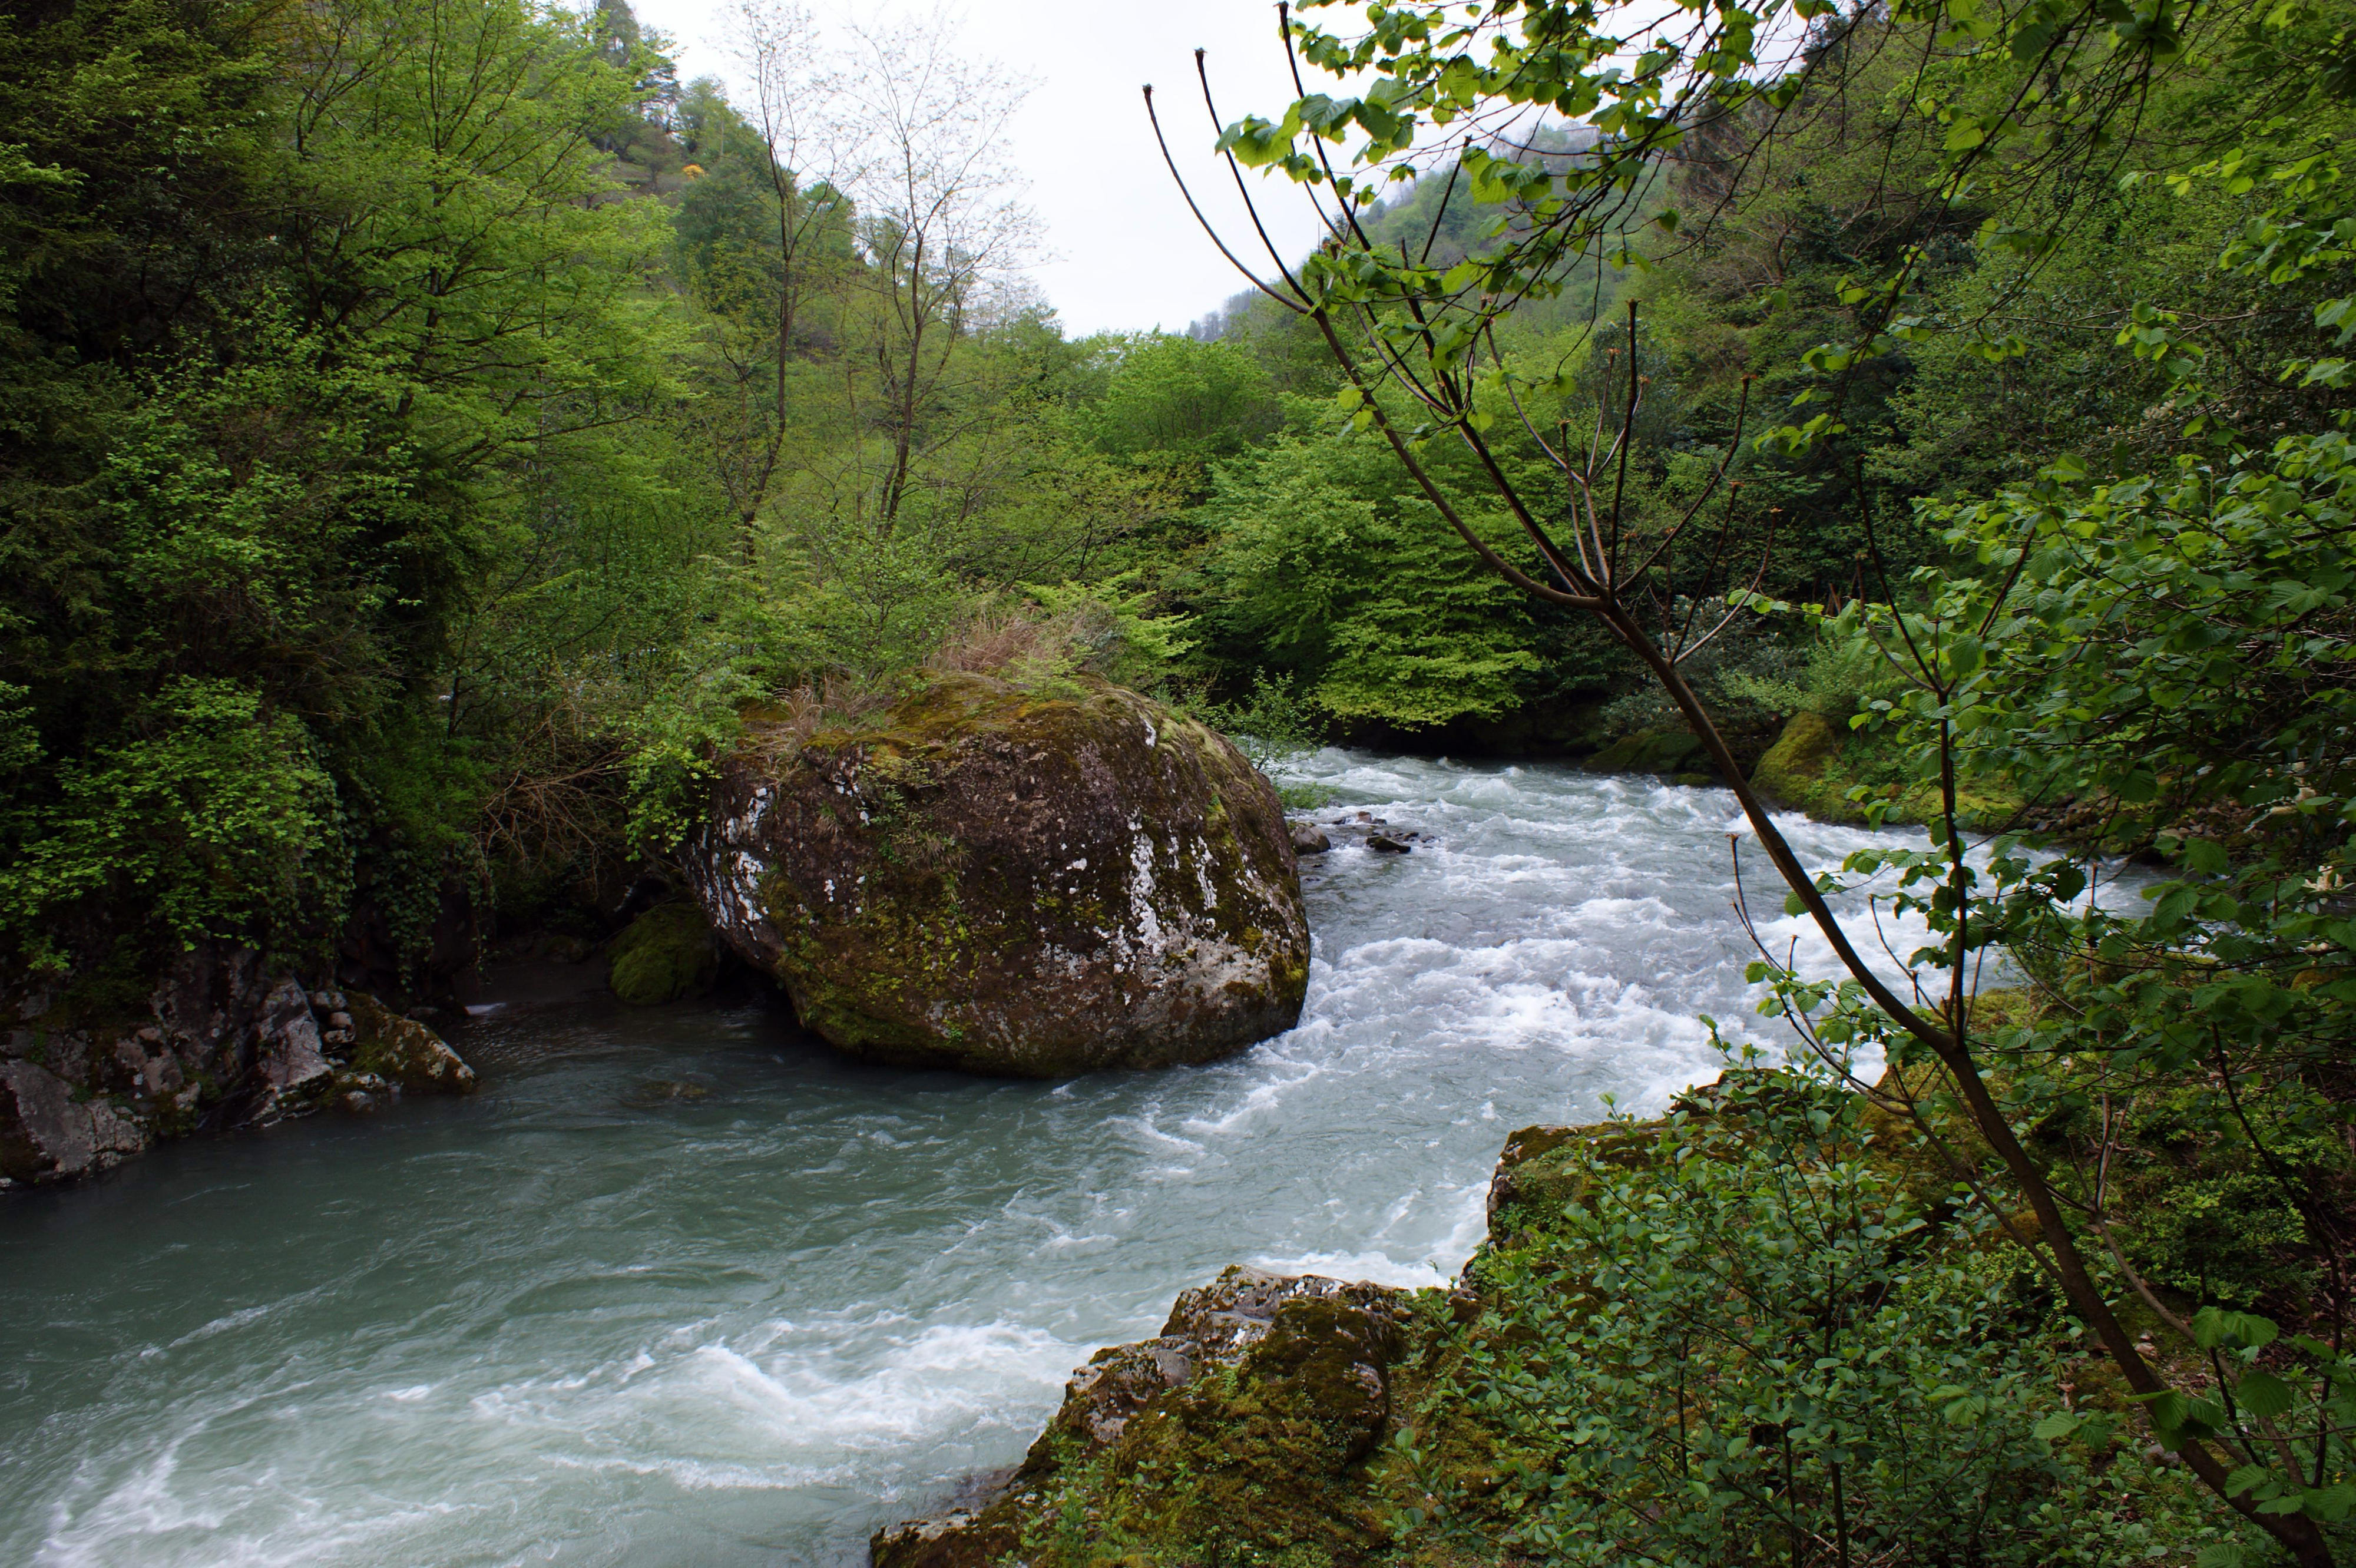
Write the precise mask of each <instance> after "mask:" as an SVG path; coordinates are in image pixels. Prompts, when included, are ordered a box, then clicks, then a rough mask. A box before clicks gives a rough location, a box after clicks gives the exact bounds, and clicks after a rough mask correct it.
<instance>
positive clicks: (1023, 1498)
mask: <svg viewBox="0 0 2356 1568" xmlns="http://www.w3.org/2000/svg"><path fill="white" fill-rule="evenodd" d="M1407 1303H1408V1293H1406V1292H1404V1291H1395V1290H1389V1289H1387V1288H1385V1287H1383V1286H1381V1285H1373V1284H1345V1283H1341V1282H1339V1281H1336V1280H1329V1279H1323V1278H1320V1277H1318V1276H1316V1275H1313V1274H1304V1275H1295V1276H1280V1275H1274V1274H1266V1273H1260V1272H1258V1270H1255V1269H1246V1268H1230V1269H1228V1270H1227V1271H1226V1273H1223V1274H1221V1275H1220V1276H1219V1277H1218V1279H1217V1280H1216V1281H1215V1282H1213V1283H1210V1284H1208V1285H1205V1286H1203V1287H1202V1288H1200V1289H1197V1290H1191V1291H1188V1292H1186V1293H1185V1294H1183V1295H1181V1296H1180V1297H1179V1298H1178V1302H1177V1305H1175V1306H1174V1307H1173V1309H1172V1311H1171V1314H1170V1319H1169V1321H1168V1322H1167V1323H1165V1324H1164V1325H1163V1326H1162V1332H1161V1334H1160V1335H1159V1336H1157V1337H1154V1338H1151V1339H1148V1340H1143V1341H1141V1342H1140V1343H1138V1344H1134V1345H1121V1346H1116V1347H1114V1348H1111V1349H1108V1350H1100V1351H1098V1353H1097V1354H1096V1356H1094V1357H1093V1358H1092V1359H1090V1360H1089V1362H1088V1364H1087V1366H1085V1367H1082V1368H1080V1369H1078V1370H1077V1371H1076V1372H1075V1373H1073V1375H1072V1380H1071V1382H1070V1383H1069V1384H1068V1385H1067V1386H1066V1391H1065V1396H1064V1403H1063V1407H1062V1408H1061V1409H1060V1410H1059V1411H1057V1412H1056V1413H1055V1419H1054V1420H1053V1421H1052V1422H1051V1423H1049V1424H1048V1426H1047V1430H1046V1431H1045V1432H1044V1433H1043V1434H1041V1435H1040V1437H1039V1440H1038V1441H1037V1442H1035V1443H1033V1444H1032V1445H1031V1450H1030V1453H1029V1454H1028V1455H1026V1456H1025V1457H1024V1459H1023V1464H1022V1466H1020V1467H1019V1468H1018V1469H1017V1470H1016V1471H1015V1472H1014V1473H1013V1475H1012V1477H1009V1478H1008V1479H1007V1480H1006V1482H1005V1483H1004V1484H1003V1486H1002V1487H1001V1488H1000V1489H999V1490H998V1491H996V1492H995V1493H994V1494H993V1495H991V1496H989V1497H986V1498H977V1499H975V1500H974V1501H972V1502H971V1503H969V1505H968V1506H966V1507H964V1508H960V1509H956V1510H955V1511H953V1512H951V1513H949V1514H948V1515H946V1516H944V1517H942V1518H939V1519H933V1520H917V1521H915V1522H912V1523H908V1524H904V1525H898V1526H894V1527H892V1528H890V1529H886V1530H878V1531H877V1532H876V1533H875V1536H874V1538H873V1541H871V1542H870V1543H869V1550H870V1552H871V1555H872V1558H873V1563H875V1565H876V1568H984V1565H986V1564H990V1563H997V1562H999V1561H1000V1560H1001V1559H1002V1558H1004V1557H1005V1555H1006V1554H1007V1553H1009V1552H1014V1551H1016V1550H1017V1549H1019V1548H1020V1547H1022V1545H1023V1541H1024V1538H1025V1536H1026V1534H1028V1533H1033V1532H1036V1531H1038V1530H1044V1529H1050V1528H1069V1527H1070V1525H1071V1524H1072V1522H1073V1515H1074V1514H1075V1512H1077V1513H1078V1514H1079V1515H1080V1516H1081V1520H1082V1522H1084V1524H1085V1527H1086V1528H1087V1530H1088V1531H1089V1532H1090V1533H1091V1537H1092V1538H1112V1539H1129V1540H1133V1541H1139V1542H1141V1543H1151V1542H1157V1541H1158V1542H1165V1543H1170V1544H1175V1545H1183V1546H1186V1547H1188V1548H1192V1549H1194V1550H1196V1551H1201V1550H1203V1549H1205V1548H1208V1547H1212V1546H1217V1547H1220V1548H1223V1549H1225V1550H1226V1555H1227V1556H1228V1557H1231V1558H1233V1559H1234V1560H1237V1561H1245V1562H1251V1561H1259V1560H1261V1559H1262V1554H1266V1556H1268V1557H1269V1558H1275V1557H1277V1556H1279V1555H1280V1554H1282V1553H1286V1552H1304V1553H1306V1554H1308V1555H1307V1557H1306V1559H1305V1560H1313V1561H1323V1562H1328V1563H1349V1562H1355V1561H1357V1560H1359V1559H1360V1558H1362V1557H1364V1556H1365V1555H1367V1554H1369V1553H1371V1552H1374V1551H1375V1550H1376V1549H1377V1548H1378V1547H1379V1546H1380V1545H1381V1544H1382V1542H1383V1540H1384V1534H1383V1530H1382V1529H1381V1526H1380V1524H1379V1521H1378V1520H1377V1519H1376V1515H1375V1514H1374V1512H1373V1511H1372V1509H1371V1507H1370V1505H1369V1503H1368V1501H1367V1499H1366V1498H1365V1496H1364V1494H1363V1490H1362V1488H1359V1487H1356V1486H1355V1485H1354V1482H1355V1479H1356V1471H1357V1470H1358V1468H1359V1466H1362V1465H1363V1464H1364V1462H1365V1460H1366V1458H1367V1456H1368V1455H1370V1454H1371V1453H1372V1452H1373V1450H1374V1448H1375V1445H1376V1443H1377V1441H1378V1440H1379V1439H1380V1438H1381V1437H1382V1435H1383V1433H1384V1430H1385V1428H1386V1427H1387V1424H1388V1423H1389V1420H1390V1414H1391V1369H1392V1368H1393V1367H1394V1366H1395V1365H1397V1364H1398V1362H1399V1361H1400V1359H1402V1356H1403V1353H1404V1352H1405V1351H1406V1350H1407V1349H1408V1339H1409V1335H1408V1331H1407V1326H1408V1321H1409V1315H1408V1305H1407Z"/></svg>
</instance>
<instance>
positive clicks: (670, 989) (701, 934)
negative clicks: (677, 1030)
mask: <svg viewBox="0 0 2356 1568" xmlns="http://www.w3.org/2000/svg"><path fill="white" fill-rule="evenodd" d="M606 957H607V958H608V959H609V960H610V961H611V962H612V965H613V967H612V970H611V971H610V972H609V973H608V975H607V977H606V982H605V983H606V984H608V985H609V986H611V987H612V988H613V992H614V994H615V995H616V996H618V997H620V998H621V999H622V1000H623V1001H624V1002H626V1003H628V1004H630V1005H631V1006H633V1007H654V1006H659V1005H660V1004H663V1003H665V1002H676V1001H679V1000H680V998H682V997H687V996H700V995H701V994H702V993H704V992H706V991H709V990H711V989H712V981H713V980H714V979H716V978H718V976H719V973H720V943H719V940H717V939H716V938H715V937H714V936H713V934H712V922H711V921H710V920H709V919H707V918H705V917H704V913H703V911H702V910H701V908H698V907H697V906H695V905H693V904H690V903H685V902H680V903H671V904H659V905H657V906H656V907H655V908H651V909H649V910H648V911H647V912H646V913H645V914H643V915H640V916H639V917H638V918H637V919H635V920H633V921H631V922H630V924H629V925H628V926H627V927H626V929H624V930H623V932H622V934H621V935H620V936H618V937H616V938H615V939H614V940H613V943H612V945H611V946H610V947H608V948H607V949H606Z"/></svg>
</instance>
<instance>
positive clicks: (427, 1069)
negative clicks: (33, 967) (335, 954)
mask: <svg viewBox="0 0 2356 1568" xmlns="http://www.w3.org/2000/svg"><path fill="white" fill-rule="evenodd" d="M6 1005H7V1008H8V1013H7V1018H8V1023H7V1030H6V1034H5V1038H0V1186H16V1185H18V1184H37V1183H44V1182H51V1181H59V1180H64V1179H66V1178H69V1177H72V1176H87V1175H91V1174H93V1173H95V1172H98V1171H102V1170H105V1169H107V1168H109V1167H110V1166H112V1165H115V1164H117V1163H118V1162H119V1161H121V1160H122V1159H123V1157H124V1156H126V1155H134V1154H137V1153H138V1152H139V1151H141V1150H143V1149H145V1148H146V1147H147V1146H148V1145H149V1144H153V1143H155V1141H156V1140H158V1139H161V1138H170V1137H177V1136H181V1135H184V1134H187V1133H200V1132H230V1131H235V1130H238V1129H242V1128H250V1127H260V1126H267V1125H269V1124H270V1123H272V1122H279V1121H284V1120H285V1119H287V1118H289V1117H293V1116H303V1115H308V1114H310V1113H311V1112H315V1111H317V1110H320V1109H322V1108H324V1107H327V1106H330V1105H333V1106H337V1107H339V1108H341V1109H344V1110H347V1111H354V1112H360V1111H369V1110H374V1109H376V1108H377V1107H379V1106H380V1105H381V1104H383V1103H384V1102H386V1101H389V1100H391V1099H392V1098H395V1097H397V1096H398V1095H399V1094H400V1092H401V1091H402V1090H404V1089H408V1090H428V1091H440V1092H463V1091H465V1090H470V1089H472V1088H473V1087H474V1086H475V1075H474V1071H473V1069H470V1068H468V1067H467V1065H466V1062H464V1061H463V1060H461V1059H460V1058H459V1057H458V1054H457V1053H456V1052H455V1051H454V1050H452V1049H451V1048H450V1047H448V1046H447V1045H446V1044H444V1042H443V1041H442V1040H441V1038H440V1037H439V1036H436V1035H434V1032H433V1031H432V1030H431V1029H428V1028H426V1027H425V1026H423V1025H422V1024H418V1023H415V1022H413V1021H412V1020H410V1019H408V1018H404V1017H402V1016H401V1015H398V1014H395V1013H392V1012H391V1010H390V1009H387V1008H385V1007H383V1006H381V1005H380V1004H378V1003H376V1002H375V1001H374V1000H373V999H371V998H369V997H367V996H365V995H362V994H360V993H357V992H354V993H342V992H328V991H319V992H306V991H305V989H304V988H303V986H302V985H301V984H300V983H298V982H297V981H296V980H295V977H294V976H293V975H292V974H289V973H286V972H284V971H279V970H275V969H274V968H273V965H271V964H270V963H269V962H268V961H266V960H265V959H264V958H263V956H262V954H260V953H258V952H255V951H253V950H251V949H246V948H235V947H228V946H224V945H221V944H215V943H200V944H198V946H197V947H195V948H192V949H190V950H187V952H184V953H182V954H180V955H179V957H178V958H177V961H175V962H174V963H173V964H172V965H171V967H170V968H169V969H168V970H167V971H166V973H165V975H164V976H163V978H162V979H161V980H160V981H158V982H155V983H152V984H148V983H141V982H137V981H135V980H127V979H125V978H124V977H123V976H119V975H114V976H110V975H106V974H104V973H99V974H95V975H93V974H87V973H86V974H83V975H80V976H76V977H72V978H70V979H60V980H57V981H53V982H49V983H40V984H33V985H27V986H26V987H24V988H22V989H21V990H20V991H18V992H17V993H16V994H15V995H13V996H11V997H10V998H9V999H8V1001H7V1004H6Z"/></svg>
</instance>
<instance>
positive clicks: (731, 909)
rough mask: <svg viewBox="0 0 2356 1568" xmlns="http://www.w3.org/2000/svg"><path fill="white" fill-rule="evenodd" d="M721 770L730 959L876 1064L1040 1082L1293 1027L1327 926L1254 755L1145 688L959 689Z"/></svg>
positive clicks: (721, 870) (716, 871)
mask: <svg viewBox="0 0 2356 1568" xmlns="http://www.w3.org/2000/svg"><path fill="white" fill-rule="evenodd" d="M760 738H761V737H759V736H755V746H754V747H752V748H749V749H748V750H747V751H746V752H745V753H744V754H743V755H740V756H739V757H735V758H734V759H733V760H732V761H731V762H730V764H729V765H728V767H727V768H726V769H725V770H724V774H723V781H722V785H721V789H720V791H719V796H718V799H717V800H716V802H715V805H714V810H713V813H712V818H711V819H710V821H709V822H708V823H707V824H706V826H705V828H704V830H703V832H702V833H701V837H700V839H699V841H698V842H696V843H694V844H693V845H691V853H690V855H689V864H690V869H691V875H692V876H693V879H694V882H695V885H696V890H697V893H698V896H699V897H700V898H701V901H702V904H703V906H704V908H705V909H706V910H707V911H708V912H709V913H710V914H711V916H712V922H713V924H714V926H715V927H716V928H717V929H718V930H719V932H720V934H721V937H722V939H723V940H725V941H726V942H727V943H728V945H729V946H730V947H731V948H732V949H734V950H735V951H736V952H737V953H738V954H739V955H741V956H742V957H744V959H745V960H747V961H750V962H751V963H753V964H754V965H755V967H757V968H759V969H761V970H762V971H764V972H766V973H768V974H771V975H773V976H775V977H776V979H777V980H779V981H780V982H782V983H783V984H784V985H785V987H786V989H787V992H788V993H790V994H791V996H792V998H793V1002H794V1006H795V1009H796V1011H797V1013H798V1015H799V1016H800V1018H801V1020H802V1022H803V1024H804V1025H805V1026H808V1027H809V1028H811V1029H813V1030H815V1031H816V1032H817V1033H818V1034H819V1035H820V1036H824V1037H825V1038H826V1039H828V1040H829V1041H830V1042H832V1043H833V1044H834V1045H836V1046H838V1047H841V1048H842V1049H844V1050H846V1051H849V1052H851V1053H852V1054H854V1055H857V1056H862V1057H867V1058H873V1059H876V1060H880V1061H885V1062H891V1063H895V1064H899V1065H904V1066H912V1067H952V1068H960V1069H967V1070H969V1071H977V1072H989V1073H1001V1074H1012V1075H1018V1076H1025V1077H1042V1078H1047V1077H1060V1076H1063V1075H1066V1074H1069V1073H1075V1072H1083V1071H1087V1070H1090V1069H1098V1068H1113V1067H1123V1068H1146V1067H1160V1066H1164V1065H1167V1064H1170V1063H1173V1062H1199V1061H1207V1060H1210V1059H1212V1058H1216V1057H1221V1056H1225V1055H1226V1054H1228V1053H1230V1052H1232V1051H1236V1050H1239V1049H1241V1048H1242V1047H1246V1046H1248V1045H1250V1044H1252V1043H1253V1042H1254V1041H1257V1040H1261V1039H1265V1038H1267V1037H1268V1036H1270V1035H1273V1034H1277V1033H1279V1032H1280V1031H1282V1030H1284V1029H1288V1028H1290V1027H1291V1026H1292V1025H1293V1024H1294V1023H1295V1022H1296V1021H1297V1020H1298V1019H1299V1017H1300V1014H1301V997H1302V994H1303V993H1304V992H1305V991H1306V989H1307V986H1308V980H1309V926H1308V919H1307V917H1306V915H1305V914H1304V912H1303V910H1302V908H1301V883H1300V875H1299V871H1298V868H1297V865H1296V864H1295V861H1294V857H1293V849H1292V844H1291V841H1290V836H1289V834H1288V832H1287V829H1286V826H1285V821H1284V811H1283V807H1282V805H1281V803H1280V801H1279V800H1278V799H1277V795H1276V791H1275V789H1274V788H1273V787H1271V786H1270V785H1269V782H1268V780H1266V779H1263V778H1261V777H1260V776H1259V774H1258V772H1257V771H1255V770H1254V769H1253V768H1252V766H1251V764H1250V763H1248V761H1246V760H1245V759H1244V757H1243V756H1242V754H1241V753H1239V752H1238V751H1237V750H1236V748H1235V747H1234V746H1230V745H1229V744H1228V743H1227V742H1226V740H1225V739H1224V738H1222V737H1221V736H1218V735H1216V734H1215V733H1214V732H1213V731H1211V730H1209V729H1206V728H1205V727H1204V726H1203V725H1199V724H1197V723H1195V722H1194V721H1193V720H1191V719H1188V718H1185V717H1183V716H1182V715H1181V714H1175V713H1173V712H1172V711H1171V710H1170V709H1168V708H1165V707H1163V706H1162V705H1161V704H1160V703H1154V702H1152V701H1151V700H1149V699H1147V698H1145V697H1142V696H1140V695H1139V694H1138V693H1134V692H1130V691H1126V690H1123V689H1122V688H1120V687H1117V686H1112V685H1108V684H1106V683H1105V682H1100V681H1095V680H1088V679H1079V680H1076V681H1075V682H1071V683H1070V684H1069V685H1068V686H1067V687H1066V688H1065V689H1064V690H1061V691H1055V692H1047V693H1041V692H1033V691H1026V690H1023V689H1022V688H1019V687H1016V686H1013V685H1011V684H1009V683H1007V682H1001V681H997V680H992V679H989V678H986V677H982V676H978V675H947V676H941V677H937V678H936V679H935V680H934V681H933V682H931V683H930V684H928V685H926V687H924V688H922V689H921V690H919V691H917V692H916V693H912V694H910V695H909V696H907V697H906V698H905V699H903V700H902V701H901V702H900V703H897V704H896V705H894V707H892V708H891V709H889V710H887V711H885V712H884V713H883V714H878V715H875V716H874V717H873V719H871V720H870V721H868V722H867V723H865V724H863V725H861V726H860V727H858V728H856V729H844V730H820V731H819V732H818V733H817V734H815V735H813V736H809V738H808V739H807V740H805V741H802V742H800V743H799V744H798V745H787V746H782V747H781V753H782V754H776V753H766V752H765V751H764V750H763V749H761V744H760Z"/></svg>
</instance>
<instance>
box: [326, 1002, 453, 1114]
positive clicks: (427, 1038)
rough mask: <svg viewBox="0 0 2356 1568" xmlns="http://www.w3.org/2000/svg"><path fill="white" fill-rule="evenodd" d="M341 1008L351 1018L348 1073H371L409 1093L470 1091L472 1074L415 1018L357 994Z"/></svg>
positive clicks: (449, 1049) (447, 1046)
mask: <svg viewBox="0 0 2356 1568" xmlns="http://www.w3.org/2000/svg"><path fill="white" fill-rule="evenodd" d="M345 1005H346V1008H347V1010H348V1012H349V1013H350V1015H351V1019H352V1031H353V1044H352V1050H351V1058H350V1067H351V1070H352V1071H353V1072H354V1073H357V1074H374V1075H375V1076H376V1077H378V1078H380V1079H384V1080H385V1081H386V1082H388V1083H397V1084H399V1085H400V1086H401V1087H402V1089H403V1090H406V1091H408V1092H410V1093H412V1094H471V1093H473V1092H474V1091H475V1089H476V1086H477V1080H476V1078H475V1069H473V1068H471V1067H468V1066H467V1065H466V1060H465V1058H462V1057H460V1056H459V1055H458V1053H457V1052H456V1051H454V1050H452V1049H451V1048H450V1047H449V1045H448V1044H447V1043H446V1042H445V1041H444V1039H443V1038H442V1036H439V1035H437V1034H435V1033H434V1031H433V1030H431V1029H429V1028H427V1027H426V1026H424V1025H423V1024H421V1023H419V1022H418V1021H417V1020H416V1019H414V1018H404V1017H402V1015H400V1014H398V1013H396V1012H394V1011H393V1010H392V1009H391V1008H390V1007H387V1006H386V1005H385V1004H383V1003H381V1002H379V1001H378V1000H377V999H376V998H375V997H373V996H369V995H367V994H365V993H360V992H358V991H355V992H352V993H349V994H348V997H347V999H346V1004H345Z"/></svg>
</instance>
